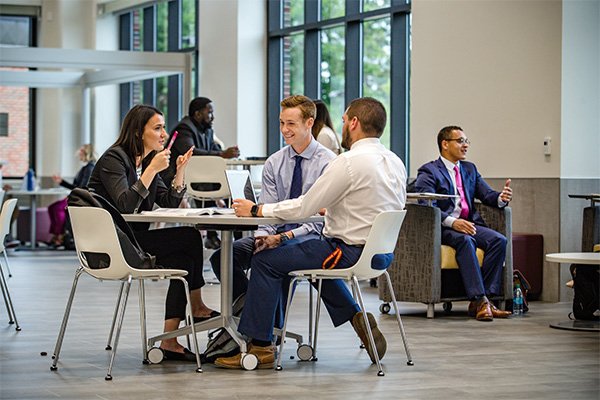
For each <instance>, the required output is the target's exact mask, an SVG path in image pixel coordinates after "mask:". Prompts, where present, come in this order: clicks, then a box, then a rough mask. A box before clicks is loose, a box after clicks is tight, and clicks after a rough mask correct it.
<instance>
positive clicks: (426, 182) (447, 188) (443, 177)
mask: <svg viewBox="0 0 600 400" xmlns="http://www.w3.org/2000/svg"><path fill="white" fill-rule="evenodd" d="M460 174H461V178H462V182H463V189H464V191H465V196H466V198H467V202H468V203H469V216H468V220H469V221H472V222H474V223H475V224H477V225H482V226H485V223H484V222H483V219H482V218H481V216H480V215H479V213H478V212H477V211H475V207H474V204H473V202H474V200H475V199H478V200H479V201H481V202H482V203H483V204H486V205H489V206H492V207H498V196H499V195H500V193H499V192H496V191H495V190H493V189H492V188H491V187H490V186H489V185H488V184H487V182H486V181H485V180H483V178H482V177H481V175H479V172H477V167H475V164H473V163H470V162H468V161H461V162H460ZM415 188H416V190H417V192H428V193H439V194H454V192H455V190H454V185H453V184H452V179H451V178H450V175H449V174H448V170H447V169H446V166H445V165H444V162H443V161H442V160H441V158H438V159H437V160H435V161H431V162H428V163H427V164H425V165H423V166H422V167H421V168H419V172H418V173H417V180H416V182H415ZM455 201H458V199H447V200H438V201H435V202H434V203H433V204H434V205H435V206H436V207H438V208H439V209H440V210H441V214H442V221H444V220H445V219H446V217H448V216H449V215H450V214H451V213H452V211H454V206H455Z"/></svg>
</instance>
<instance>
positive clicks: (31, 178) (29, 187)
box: [27, 168, 35, 192]
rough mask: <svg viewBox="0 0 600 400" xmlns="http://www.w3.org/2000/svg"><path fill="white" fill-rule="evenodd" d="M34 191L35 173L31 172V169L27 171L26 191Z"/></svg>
mask: <svg viewBox="0 0 600 400" xmlns="http://www.w3.org/2000/svg"><path fill="white" fill-rule="evenodd" d="M34 189H35V173H34V172H33V168H29V171H27V190H28V191H30V192H31V191H33V190H34Z"/></svg>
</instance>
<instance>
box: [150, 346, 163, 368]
mask: <svg viewBox="0 0 600 400" xmlns="http://www.w3.org/2000/svg"><path fill="white" fill-rule="evenodd" d="M147 357H148V361H149V362H150V364H160V363H161V362H162V360H163V358H164V353H163V351H162V350H161V349H160V348H158V347H153V348H151V349H150V350H148V354H147Z"/></svg>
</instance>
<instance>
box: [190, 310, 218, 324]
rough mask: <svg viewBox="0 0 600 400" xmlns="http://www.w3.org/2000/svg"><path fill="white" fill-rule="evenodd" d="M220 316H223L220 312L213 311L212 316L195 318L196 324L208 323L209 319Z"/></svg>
mask: <svg viewBox="0 0 600 400" xmlns="http://www.w3.org/2000/svg"><path fill="white" fill-rule="evenodd" d="M219 315H221V313H220V312H218V311H214V310H213V311H211V312H210V315H207V316H206V317H194V323H195V324H197V323H198V322H204V321H208V320H209V319H211V318H214V317H218V316H219Z"/></svg>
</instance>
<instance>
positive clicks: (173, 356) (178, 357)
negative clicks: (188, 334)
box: [161, 347, 196, 362]
mask: <svg viewBox="0 0 600 400" xmlns="http://www.w3.org/2000/svg"><path fill="white" fill-rule="evenodd" d="M161 350H162V352H163V356H164V360H167V361H191V362H196V354H195V353H192V352H191V351H189V350H188V349H186V348H185V347H184V348H183V353H180V352H178V351H171V350H165V349H161Z"/></svg>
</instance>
